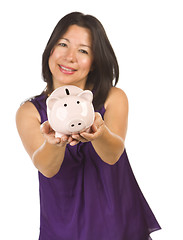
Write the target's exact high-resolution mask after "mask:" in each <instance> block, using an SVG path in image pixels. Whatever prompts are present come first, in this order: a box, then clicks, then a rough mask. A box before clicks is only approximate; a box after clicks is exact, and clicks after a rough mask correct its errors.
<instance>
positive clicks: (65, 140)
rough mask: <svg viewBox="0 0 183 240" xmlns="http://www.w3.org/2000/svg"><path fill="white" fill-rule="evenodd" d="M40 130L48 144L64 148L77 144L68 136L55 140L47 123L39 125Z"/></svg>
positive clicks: (53, 132) (52, 131)
mask: <svg viewBox="0 0 183 240" xmlns="http://www.w3.org/2000/svg"><path fill="white" fill-rule="evenodd" d="M40 130H41V133H42V135H43V137H44V138H45V140H46V141H47V142H48V143H50V144H54V145H57V146H61V147H64V146H65V145H66V144H71V145H72V146H74V145H76V144H77V143H78V142H79V141H77V140H76V139H73V138H72V137H71V136H68V135H63V136H62V137H61V138H55V131H54V130H53V129H52V127H51V126H50V124H49V122H48V121H46V122H44V123H42V124H41V127H40Z"/></svg>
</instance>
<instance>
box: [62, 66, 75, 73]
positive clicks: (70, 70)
mask: <svg viewBox="0 0 183 240" xmlns="http://www.w3.org/2000/svg"><path fill="white" fill-rule="evenodd" d="M60 67H61V68H62V69H63V70H65V71H68V72H73V71H74V70H72V69H68V68H66V67H63V66H60Z"/></svg>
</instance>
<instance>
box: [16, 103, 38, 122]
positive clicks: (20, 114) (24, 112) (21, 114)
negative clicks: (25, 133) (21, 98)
mask: <svg viewBox="0 0 183 240" xmlns="http://www.w3.org/2000/svg"><path fill="white" fill-rule="evenodd" d="M27 118H29V119H37V120H38V121H39V122H40V121H41V120H40V115H39V113H38V111H37V109H36V107H35V106H34V104H33V103H31V102H30V101H26V102H24V103H23V104H22V105H21V106H20V107H19V108H18V110H17V112H16V122H17V123H18V122H22V121H23V119H27Z"/></svg>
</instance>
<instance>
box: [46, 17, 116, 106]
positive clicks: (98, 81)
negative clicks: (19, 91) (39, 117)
mask: <svg viewBox="0 0 183 240" xmlns="http://www.w3.org/2000/svg"><path fill="white" fill-rule="evenodd" d="M71 25H78V26H80V27H84V28H87V29H89V30H90V31H91V36H92V52H93V56H94V62H93V65H92V71H90V72H89V74H88V77H87V82H86V85H87V86H89V85H92V86H93V91H94V99H93V105H94V107H95V109H96V110H97V109H99V108H100V107H101V106H102V105H103V104H104V102H105V100H106V98H107V96H108V93H109V90H110V88H111V87H112V86H115V85H116V84H117V82H118V78H119V67H118V62H117V59H116V56H115V53H114V51H113V48H112V46H111V44H110V42H109V40H108V37H107V35H106V32H105V30H104V28H103V26H102V24H101V23H100V21H99V20H98V19H96V18H95V17H93V16H91V15H84V14H83V13H80V12H73V13H70V14H68V15H66V16H64V17H63V18H62V19H61V20H60V21H59V22H58V24H57V25H56V27H55V29H54V30H53V32H52V34H51V37H50V39H49V41H48V43H47V45H46V48H45V50H44V52H43V57H42V76H43V79H44V81H45V82H46V83H47V87H46V90H45V91H46V93H47V94H49V93H51V92H52V91H53V80H52V74H51V72H50V69H49V65H48V60H49V57H50V53H51V51H52V49H53V48H54V46H55V45H56V44H57V42H58V41H59V39H60V38H61V37H62V36H63V35H64V34H65V33H66V31H67V29H68V28H69V27H70V26H71Z"/></svg>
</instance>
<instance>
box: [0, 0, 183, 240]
mask: <svg viewBox="0 0 183 240" xmlns="http://www.w3.org/2000/svg"><path fill="white" fill-rule="evenodd" d="M181 2H182V1H178V0H172V1H170V0H166V1H165V0H164V1H163V0H153V1H149V0H144V1H143V0H139V1H137V0H134V1H133V0H128V1H123V0H122V1H119V0H117V1H115V0H113V1H106V0H105V1H101V0H100V1H99V0H98V1H96V2H95V1H94V2H93V1H86V0H84V1H82V0H77V1H76V0H73V1H72V0H70V1H69V0H68V1H61V0H60V1H56V0H55V1H54V0H52V1H46V0H40V1H39V0H35V1H33V0H32V1H23V0H22V1H20V0H16V1H13V0H11V1H8V0H7V1H2V3H1V4H0V31H1V33H0V49H1V50H0V68H1V70H0V76H1V80H0V87H1V90H0V104H1V119H0V121H1V145H0V146H1V160H0V161H1V162H0V167H1V168H0V170H1V172H0V239H3V240H12V239H18V240H25V239H26V240H33V239H38V234H39V192H38V191H39V190H38V177H37V170H36V169H35V168H34V166H33V164H32V162H31V160H30V159H29V157H28V155H27V153H26V152H25V150H24V148H23V146H22V144H21V141H20V139H19V136H18V134H17V131H16V125H15V114H16V110H17V108H18V107H19V104H20V103H21V102H22V101H23V100H25V99H26V98H28V97H31V96H33V95H36V94H39V93H40V92H41V91H42V90H43V88H44V87H45V84H44V82H43V81H42V79H41V57H42V52H43V50H44V48H45V45H46V43H47V41H48V38H49V37H50V34H51V32H52V30H53V28H54V27H55V25H56V23H57V22H58V21H59V20H60V18H61V17H63V16H64V15H65V14H67V13H70V12H72V11H81V12H84V13H89V14H91V15H94V16H96V17H97V18H98V19H99V20H100V21H101V22H102V24H103V25H104V27H105V29H106V32H107V34H108V37H109V39H110V41H111V44H112V46H113V48H114V51H115V53H116V56H117V58H118V61H119V66H120V81H119V84H118V87H120V88H122V89H123V90H124V91H125V92H126V94H127V96H128V99H129V106H130V111H129V128H128V134H127V139H126V148H127V152H128V156H129V159H130V162H131V165H132V168H133V171H134V173H135V176H136V178H137V181H138V183H139V185H140V187H141V189H142V191H143V193H144V195H145V197H146V199H147V201H148V203H149V205H150V206H151V208H152V210H153V212H154V213H155V215H156V218H157V219H158V221H159V223H160V225H161V227H162V228H163V229H162V230H161V231H157V232H155V233H153V234H152V238H153V240H176V239H181V237H182V230H181V229H182V224H183V221H182V216H183V195H182V188H183V187H182V183H183V174H182V172H183V169H182V161H183V153H182V150H183V147H182V143H183V141H182V135H183V126H182V124H183V94H182V91H183V85H182V82H183V81H182V80H183V14H182V13H183V7H182V6H181Z"/></svg>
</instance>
